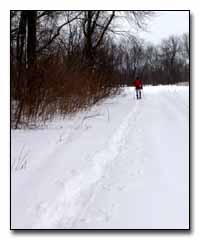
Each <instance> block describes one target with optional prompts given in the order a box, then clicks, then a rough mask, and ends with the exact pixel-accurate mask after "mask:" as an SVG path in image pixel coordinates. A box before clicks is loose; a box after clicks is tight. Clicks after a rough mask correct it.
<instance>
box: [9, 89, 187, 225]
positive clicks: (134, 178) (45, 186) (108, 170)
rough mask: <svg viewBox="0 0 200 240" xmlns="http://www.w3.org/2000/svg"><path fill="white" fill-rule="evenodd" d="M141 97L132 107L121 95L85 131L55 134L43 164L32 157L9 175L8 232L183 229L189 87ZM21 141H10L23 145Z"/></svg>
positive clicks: (96, 112) (83, 127) (88, 119)
mask: <svg viewBox="0 0 200 240" xmlns="http://www.w3.org/2000/svg"><path fill="white" fill-rule="evenodd" d="M144 94H145V95H144V98H143V99H142V100H138V101H136V100H134V99H133V91H132V89H131V90H129V89H127V90H126V92H125V93H124V94H122V95H121V96H117V97H115V98H112V99H110V100H109V101H107V102H103V103H102V104H101V105H100V106H98V107H97V108H96V109H95V110H91V112H90V113H89V115H87V116H82V119H84V121H85V120H86V121H85V122H86V123H84V124H85V125H84V124H81V125H80V124H78V125H77V126H78V127H76V128H74V130H73V131H72V132H71V131H70V133H69V132H68V131H67V132H64V133H62V132H61V133H59V138H58V139H59V141H57V142H58V144H56V145H55V144H54V143H53V142H52V143H51V145H50V146H52V149H51V151H49V152H48V154H46V157H45V156H44V155H42V158H41V157H40V161H41V162H39V161H35V160H34V158H36V156H37V154H33V155H32V159H33V160H32V161H30V164H29V166H30V167H29V168H27V169H26V170H23V172H22V171H17V172H14V173H13V174H12V202H11V203H12V226H13V228H45V229H46V228H78V229H88V228H89V229H105V228H109V229H116V228H120V229H123V228H125V229H144V228H145V229H152V228H153V229H157V228H164V229H169V228H170V229H173V228H178V229H181V228H188V224H189V223H188V221H189V123H188V121H189V115H188V107H189V106H188V87H175V86H173V87H146V88H145V89H144ZM90 116H96V117H94V118H93V117H90ZM79 117H80V116H79ZM82 123H83V121H82ZM59 124H60V123H59ZM80 126H81V127H80ZM63 128H69V126H68V125H65V123H64V125H63ZM42 131H43V132H44V135H45V131H44V130H42ZM59 131H63V130H59ZM65 131H66V130H65ZM56 132H57V131H56ZM34 134H35V133H34ZM40 134H41V133H40V131H39V132H38V133H36V136H34V138H36V137H37V136H39V135H40ZM51 134H52V133H51ZM19 135H20V134H19V133H17V132H13V141H14V140H15V141H16V142H20V141H22V142H23V141H24V140H25V139H26V138H27V137H25V136H21V135H20V137H19ZM24 135H25V134H24ZM46 135H47V136H49V130H48V131H46ZM32 136H33V134H30V139H32V138H33V137H32ZM60 136H61V137H60ZM50 137H51V136H50ZM19 139H20V141H19ZM30 139H29V140H30ZM17 140H18V141H17ZM30 141H31V140H30ZM54 142H55V139H54ZM40 145H41V142H40ZM43 145H44V143H43ZM43 147H44V149H45V148H47V147H48V145H44V146H43ZM12 148H13V149H12V150H13V151H14V152H15V150H16V149H17V143H16V144H15V143H12ZM34 148H35V150H34V151H36V149H38V146H37V144H36V145H35V146H34ZM32 151H33V150H32ZM38 156H40V155H38Z"/></svg>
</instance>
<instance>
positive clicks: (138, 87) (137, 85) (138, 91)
mask: <svg viewBox="0 0 200 240" xmlns="http://www.w3.org/2000/svg"><path fill="white" fill-rule="evenodd" d="M133 85H134V87H135V91H136V98H137V99H141V98H142V94H141V89H142V88H143V86H142V81H141V79H140V78H139V77H136V79H135V80H134V82H133Z"/></svg>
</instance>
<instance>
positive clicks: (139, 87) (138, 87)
mask: <svg viewBox="0 0 200 240" xmlns="http://www.w3.org/2000/svg"><path fill="white" fill-rule="evenodd" d="M133 85H134V86H135V88H136V89H142V81H141V80H140V79H136V80H135V81H134V82H133Z"/></svg>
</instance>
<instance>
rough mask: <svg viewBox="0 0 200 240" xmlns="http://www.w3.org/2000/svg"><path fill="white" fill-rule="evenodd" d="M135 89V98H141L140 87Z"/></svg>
mask: <svg viewBox="0 0 200 240" xmlns="http://www.w3.org/2000/svg"><path fill="white" fill-rule="evenodd" d="M135 90H136V98H137V99H141V98H142V93H141V89H137V88H136V89H135Z"/></svg>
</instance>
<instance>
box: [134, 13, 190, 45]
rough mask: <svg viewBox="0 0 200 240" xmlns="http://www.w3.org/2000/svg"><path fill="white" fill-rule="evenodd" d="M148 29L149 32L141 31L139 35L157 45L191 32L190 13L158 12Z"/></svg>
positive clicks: (149, 23)
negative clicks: (167, 39) (164, 40)
mask: <svg viewBox="0 0 200 240" xmlns="http://www.w3.org/2000/svg"><path fill="white" fill-rule="evenodd" d="M147 29H148V32H142V31H140V32H139V33H138V35H139V36H140V37H141V38H144V39H145V40H146V41H150V42H152V43H155V44H157V43H160V41H161V40H162V39H163V38H167V37H168V36H170V35H181V34H182V33H185V32H189V11H157V12H156V17H153V18H152V19H151V21H150V22H148V27H147Z"/></svg>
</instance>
